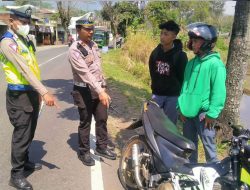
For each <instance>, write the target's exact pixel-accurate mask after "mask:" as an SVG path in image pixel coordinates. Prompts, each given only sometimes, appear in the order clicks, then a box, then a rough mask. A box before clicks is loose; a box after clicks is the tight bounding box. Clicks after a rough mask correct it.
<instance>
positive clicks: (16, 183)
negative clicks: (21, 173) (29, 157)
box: [9, 177, 33, 190]
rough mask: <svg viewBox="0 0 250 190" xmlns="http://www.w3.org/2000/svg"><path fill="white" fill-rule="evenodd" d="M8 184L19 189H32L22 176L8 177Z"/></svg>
mask: <svg viewBox="0 0 250 190" xmlns="http://www.w3.org/2000/svg"><path fill="white" fill-rule="evenodd" d="M9 185H10V186H12V187H15V188H16V189H20V190H33V188H32V185H31V184H30V183H29V182H28V181H27V180H26V179H25V178H24V177H20V178H13V177H11V178H10V181H9Z"/></svg>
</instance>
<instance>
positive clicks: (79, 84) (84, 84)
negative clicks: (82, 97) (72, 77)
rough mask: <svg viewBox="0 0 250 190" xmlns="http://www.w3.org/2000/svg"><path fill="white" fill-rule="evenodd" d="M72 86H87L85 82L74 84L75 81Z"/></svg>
mask: <svg viewBox="0 0 250 190" xmlns="http://www.w3.org/2000/svg"><path fill="white" fill-rule="evenodd" d="M74 85H76V86H80V87H87V86H88V84H87V83H85V82H76V81H75V82H74Z"/></svg>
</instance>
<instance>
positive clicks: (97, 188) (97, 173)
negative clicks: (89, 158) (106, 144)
mask: <svg viewBox="0 0 250 190" xmlns="http://www.w3.org/2000/svg"><path fill="white" fill-rule="evenodd" d="M90 139H91V140H90V149H91V150H90V152H91V153H92V154H93V155H94V150H95V143H96V137H95V120H94V118H93V117H92V122H91V130H90ZM93 158H94V160H95V165H94V166H91V190H104V187H103V179H102V166H101V162H100V158H99V156H96V155H94V156H93Z"/></svg>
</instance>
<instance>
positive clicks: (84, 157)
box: [78, 152, 95, 166]
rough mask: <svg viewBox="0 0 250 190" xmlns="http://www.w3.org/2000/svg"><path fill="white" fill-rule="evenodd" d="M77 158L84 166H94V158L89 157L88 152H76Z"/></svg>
mask: <svg viewBox="0 0 250 190" xmlns="http://www.w3.org/2000/svg"><path fill="white" fill-rule="evenodd" d="M78 158H79V160H81V161H82V163H83V164H84V165H86V166H94V165H95V160H94V159H93V158H92V157H91V155H90V153H89V152H88V153H85V154H78Z"/></svg>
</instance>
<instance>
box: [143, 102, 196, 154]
mask: <svg viewBox="0 0 250 190" xmlns="http://www.w3.org/2000/svg"><path fill="white" fill-rule="evenodd" d="M146 113H147V115H148V118H149V121H150V124H151V126H152V128H153V129H154V131H155V133H157V134H158V135H160V136H162V137H163V138H164V139H166V140H168V141H170V142H171V143H173V144H175V145H176V146H178V147H179V148H181V149H183V150H187V149H188V150H190V151H193V150H195V145H194V143H193V142H192V141H190V140H188V139H187V138H185V137H184V136H182V135H181V134H180V132H179V131H178V129H177V127H176V125H175V124H173V123H172V122H171V121H170V119H169V118H168V117H167V116H166V115H165V113H164V112H163V110H162V109H161V108H160V107H159V106H158V105H157V104H156V103H154V102H149V103H148V109H147V111H146Z"/></svg>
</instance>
